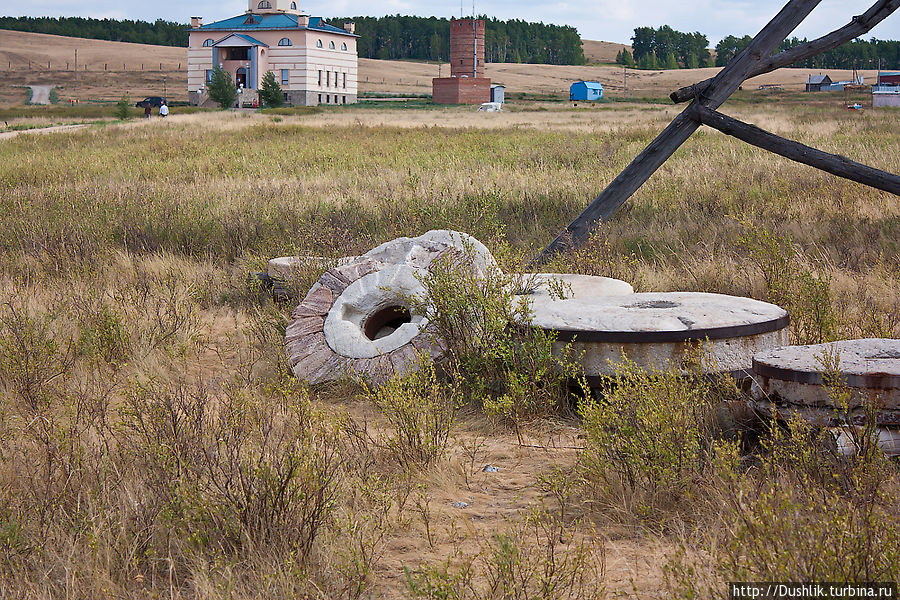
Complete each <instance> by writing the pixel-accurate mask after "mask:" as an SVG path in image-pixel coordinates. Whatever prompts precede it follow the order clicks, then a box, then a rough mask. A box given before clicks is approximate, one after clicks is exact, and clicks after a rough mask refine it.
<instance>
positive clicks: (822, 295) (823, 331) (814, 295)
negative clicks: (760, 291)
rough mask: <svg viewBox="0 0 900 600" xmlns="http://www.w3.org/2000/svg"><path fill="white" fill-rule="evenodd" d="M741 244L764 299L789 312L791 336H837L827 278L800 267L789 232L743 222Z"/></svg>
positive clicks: (809, 340)
mask: <svg viewBox="0 0 900 600" xmlns="http://www.w3.org/2000/svg"><path fill="white" fill-rule="evenodd" d="M743 226H744V232H743V233H742V235H741V237H740V244H741V247H742V248H743V249H744V251H745V252H746V254H747V257H748V258H749V259H750V262H751V264H753V265H754V267H756V269H757V271H758V272H760V273H761V274H762V278H763V283H764V285H765V289H764V299H765V300H766V301H767V302H771V303H773V304H777V305H779V306H781V307H782V308H784V309H785V310H787V311H788V312H789V313H790V314H791V325H792V332H791V333H792V337H793V341H794V342H795V343H797V344H819V343H823V342H831V341H834V340H835V339H836V336H837V319H836V317H835V315H834V309H833V306H832V298H831V286H830V278H829V277H828V276H820V275H817V274H815V273H813V272H811V271H810V270H809V269H807V268H803V267H802V266H801V264H800V255H799V253H798V252H797V250H796V248H795V247H794V242H793V240H792V239H791V237H790V236H789V235H784V236H782V235H778V234H777V233H774V232H772V231H769V230H766V229H763V228H762V227H757V226H755V225H753V224H751V223H747V222H744V223H743Z"/></svg>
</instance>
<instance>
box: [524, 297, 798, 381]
mask: <svg viewBox="0 0 900 600" xmlns="http://www.w3.org/2000/svg"><path fill="white" fill-rule="evenodd" d="M532 313H533V316H532V322H531V325H532V326H533V327H538V328H540V329H542V330H544V331H547V332H552V333H553V334H554V335H555V336H556V339H557V341H556V342H554V344H553V348H554V351H555V352H557V353H562V352H563V351H564V348H565V347H566V345H568V344H571V346H570V348H571V349H572V350H574V355H575V356H576V357H578V360H579V362H580V363H581V365H582V367H583V369H584V373H585V375H586V376H587V378H588V382H589V383H591V384H597V383H599V382H600V380H601V379H602V378H604V377H608V376H614V375H615V374H616V368H617V365H618V364H619V363H621V362H622V361H623V359H624V358H627V359H628V360H630V361H632V362H634V363H636V364H637V365H638V366H639V367H641V368H645V369H657V370H660V369H675V370H685V365H686V364H687V363H688V362H691V361H692V360H693V359H694V357H695V356H696V355H697V352H696V347H697V346H698V345H702V352H701V353H700V358H701V363H700V367H701V368H702V369H703V370H704V371H706V372H733V373H739V372H749V371H750V368H751V363H752V357H753V355H754V354H756V353H757V352H761V351H763V350H769V349H771V348H775V347H777V346H783V345H784V344H786V343H787V341H788V324H789V317H788V313H787V312H786V311H785V310H784V309H782V308H780V307H778V306H775V305H773V304H768V303H766V302H760V301H758V300H753V299H751V298H739V297H734V296H726V295H722V294H707V293H699V292H667V293H640V294H630V295H618V296H606V297H592V298H572V299H567V300H558V301H554V302H543V303H536V304H535V305H534V307H533V309H532Z"/></svg>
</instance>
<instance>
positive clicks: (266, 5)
mask: <svg viewBox="0 0 900 600" xmlns="http://www.w3.org/2000/svg"><path fill="white" fill-rule="evenodd" d="M256 8H272V3H271V2H269V0H262V2H260V3H259V4H257V5H256Z"/></svg>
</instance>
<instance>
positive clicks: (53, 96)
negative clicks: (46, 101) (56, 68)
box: [50, 87, 59, 104]
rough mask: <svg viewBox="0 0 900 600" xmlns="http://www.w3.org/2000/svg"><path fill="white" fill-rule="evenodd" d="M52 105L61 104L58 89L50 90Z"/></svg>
mask: <svg viewBox="0 0 900 600" xmlns="http://www.w3.org/2000/svg"><path fill="white" fill-rule="evenodd" d="M50 104H59V94H58V93H57V91H56V88H55V87H54V88H50Z"/></svg>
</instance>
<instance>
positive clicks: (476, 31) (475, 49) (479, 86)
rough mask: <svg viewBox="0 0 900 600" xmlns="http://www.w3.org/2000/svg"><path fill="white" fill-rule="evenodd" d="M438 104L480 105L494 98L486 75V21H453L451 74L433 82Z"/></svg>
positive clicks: (451, 27) (436, 78)
mask: <svg viewBox="0 0 900 600" xmlns="http://www.w3.org/2000/svg"><path fill="white" fill-rule="evenodd" d="M431 86H432V88H431V90H432V91H431V99H432V101H434V102H436V103H438V104H481V103H482V102H490V101H491V80H490V79H487V78H486V77H485V76H484V20H483V19H478V20H475V21H474V23H473V20H472V19H452V20H451V21H450V77H440V78H438V77H435V78H434V79H432V81H431Z"/></svg>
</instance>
